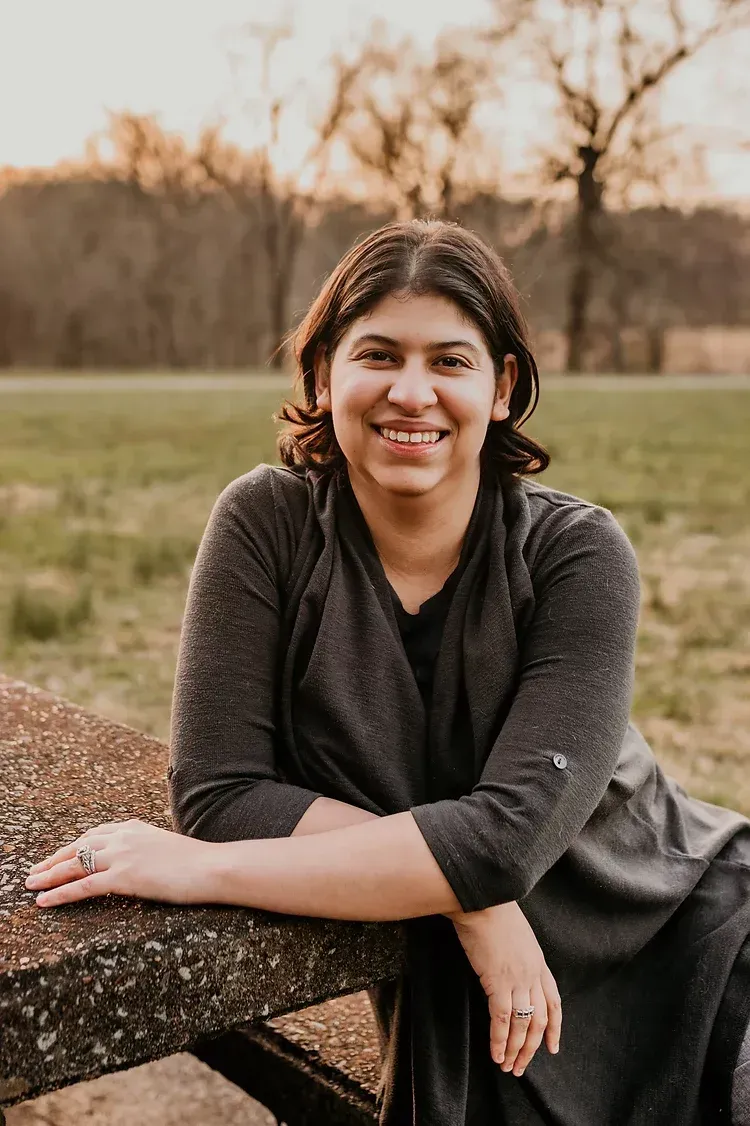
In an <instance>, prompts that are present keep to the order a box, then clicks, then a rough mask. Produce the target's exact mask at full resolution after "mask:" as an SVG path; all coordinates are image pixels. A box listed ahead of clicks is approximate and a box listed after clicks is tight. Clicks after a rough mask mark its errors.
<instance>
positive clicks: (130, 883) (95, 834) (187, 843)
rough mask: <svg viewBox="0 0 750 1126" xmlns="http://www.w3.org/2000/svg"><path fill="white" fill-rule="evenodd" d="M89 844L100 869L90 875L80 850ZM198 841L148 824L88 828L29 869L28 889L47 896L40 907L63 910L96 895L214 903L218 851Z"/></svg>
mask: <svg viewBox="0 0 750 1126" xmlns="http://www.w3.org/2000/svg"><path fill="white" fill-rule="evenodd" d="M83 845H88V847H89V848H90V849H92V850H93V852H94V853H95V861H96V871H95V872H94V873H93V874H92V875H90V876H88V875H86V873H85V871H84V869H83V866H82V864H81V861H80V860H79V859H78V857H77V856H76V849H78V848H80V847H81V846H83ZM220 847H221V846H220V845H216V844H213V843H211V842H210V841H199V840H196V839H195V838H193V837H185V836H182V835H181V834H180V833H171V832H169V830H167V829H158V828H157V827H156V826H155V825H148V824H147V823H146V822H145V821H136V820H130V821H112V822H110V823H109V824H106V825H97V826H96V828H94V829H88V830H87V831H86V832H85V833H84V834H83V836H81V837H79V838H78V840H75V841H73V842H72V844H69V845H65V846H64V847H63V848H61V849H59V850H58V851H57V852H55V853H53V854H52V855H51V856H48V857H47V858H46V859H45V860H42V861H40V863H39V864H35V865H34V866H33V867H32V868H31V869H30V875H29V877H28V879H27V880H26V887H27V888H30V889H31V890H32V891H41V892H43V893H44V894H43V895H41V896H38V897H37V900H36V902H37V904H38V905H39V906H40V907H59V906H61V904H64V903H76V902H77V901H78V900H79V899H90V898H91V897H92V896H97V895H108V894H110V893H113V894H115V895H132V896H137V897H138V898H140V899H156V900H160V901H162V902H164V903H212V902H216V900H214V899H213V898H212V894H213V889H214V888H215V886H216V881H215V879H214V878H213V874H214V871H215V867H214V864H215V860H214V858H215V852H216V849H218V848H220Z"/></svg>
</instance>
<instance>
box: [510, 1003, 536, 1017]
mask: <svg viewBox="0 0 750 1126" xmlns="http://www.w3.org/2000/svg"><path fill="white" fill-rule="evenodd" d="M535 1011H536V1006H535V1005H529V1007H528V1009H514V1010H513V1016H514V1017H518V1019H519V1020H531V1018H532V1017H533V1015H534V1013H535Z"/></svg>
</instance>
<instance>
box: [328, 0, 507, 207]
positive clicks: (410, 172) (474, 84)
mask: <svg viewBox="0 0 750 1126" xmlns="http://www.w3.org/2000/svg"><path fill="white" fill-rule="evenodd" d="M526 6H528V5H527V4H524V3H522V4H519V5H518V11H519V12H520V11H521V10H522V8H524V7H526ZM513 10H514V12H516V5H515V4H514V5H513ZM519 18H520V16H517V17H516V19H519ZM515 26H516V22H508V24H507V25H506V26H504V27H503V29H502V30H501V31H498V30H497V29H495V31H494V32H493V33H492V34H483V33H482V34H479V33H473V32H467V33H464V34H463V35H460V34H459V33H457V32H456V31H452V32H451V33H450V35H449V34H444V35H442V36H439V37H438V38H437V40H436V41H435V44H434V46H433V48H432V49H431V51H430V52H429V53H425V52H421V51H419V50H418V49H417V47H416V45H415V43H414V41H413V40H412V39H410V38H408V37H406V38H402V39H401V40H400V41H397V42H393V41H389V39H388V37H387V34H386V32H385V30H384V28H383V26H382V25H377V24H376V25H375V26H374V27H373V29H372V31H371V32H370V34H369V35H368V37H367V40H366V41H365V43H364V45H363V46H362V47H361V48H360V52H359V55H358V57H357V58H356V59H354V60H351V59H350V60H348V61H347V62H344V61H343V59H342V57H341V56H339V57H338V60H337V61H338V67H339V87H340V89H341V90H342V97H341V103H342V113H341V116H340V119H339V123H338V124H339V135H340V138H341V139H342V140H343V141H344V143H345V145H346V147H347V150H348V152H349V155H350V157H351V158H352V161H353V164H354V167H355V169H356V171H357V172H358V173H359V175H360V177H361V180H362V185H363V187H364V189H365V191H367V192H369V193H371V194H373V195H375V196H377V197H378V198H381V199H384V200H385V201H386V202H387V204H388V205H389V206H390V207H391V208H392V209H393V211H394V213H395V214H396V215H397V216H398V217H401V218H404V217H410V216H422V215H427V214H430V215H435V216H441V217H455V215H456V210H457V207H458V206H459V204H460V201H461V199H462V198H464V197H466V196H467V195H471V194H472V193H473V192H475V191H476V190H477V188H478V187H484V186H485V185H486V184H488V183H489V182H490V181H493V182H495V181H496V175H497V168H496V162H495V159H494V157H495V154H493V153H490V152H488V150H487V147H486V145H484V144H483V142H482V134H481V130H480V127H479V125H478V122H477V111H478V110H479V109H480V107H482V106H486V105H487V104H488V102H490V101H491V99H492V98H493V97H496V96H497V91H498V84H497V75H496V64H495V59H494V57H493V52H494V50H495V49H496V47H497V44H498V42H499V41H501V40H504V39H506V38H507V37H508V36H509V35H510V34H511V32H512V29H513V28H514V27H515Z"/></svg>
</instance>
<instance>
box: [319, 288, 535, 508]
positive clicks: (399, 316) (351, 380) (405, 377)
mask: <svg viewBox="0 0 750 1126" xmlns="http://www.w3.org/2000/svg"><path fill="white" fill-rule="evenodd" d="M517 375H518V369H517V365H516V359H515V357H514V356H512V355H508V356H506V357H505V369H504V372H503V374H502V376H501V377H500V378H499V379H498V378H497V377H496V373H495V370H494V366H493V363H492V359H491V358H490V355H489V352H488V350H487V345H486V343H485V341H484V339H483V337H482V334H481V333H480V331H479V329H478V328H477V327H476V325H474V324H473V323H472V322H471V321H469V320H468V318H466V317H465V315H464V313H463V311H462V310H461V309H459V307H458V306H457V305H454V303H453V302H452V301H449V300H448V299H447V298H445V297H436V296H423V297H414V296H407V297H397V296H393V295H392V296H389V297H385V298H383V300H382V301H381V302H380V303H379V304H378V305H377V306H376V307H375V308H374V309H373V310H372V311H371V312H370V313H369V314H368V315H367V316H364V317H360V318H359V319H358V320H356V321H354V322H353V323H352V324H351V325H350V326H349V329H348V331H347V333H346V335H345V336H344V337H343V338H342V339H341V341H340V343H339V345H338V347H337V348H336V351H335V353H334V355H333V358H332V360H331V362H330V366H329V365H328V364H327V363H326V362H325V360H324V358H323V357H322V356H321V357H319V359H318V361H317V362H316V371H315V386H316V394H317V403H318V406H319V407H320V408H321V409H322V410H328V411H331V412H332V415H333V428H334V431H335V433H336V438H337V441H338V443H339V445H340V447H341V450H342V452H343V453H344V456H345V457H346V459H347V461H348V463H349V473H350V476H353V477H359V478H360V479H364V480H366V481H367V482H368V483H376V484H377V485H379V486H380V487H381V488H383V489H385V490H386V491H388V492H392V493H398V494H400V495H403V496H409V495H412V496H417V495H421V494H424V493H427V492H430V491H431V490H432V489H434V488H436V487H437V486H438V485H440V484H442V483H444V482H446V483H448V482H453V483H457V482H459V481H460V480H462V479H463V478H464V477H465V476H466V475H471V477H472V478H474V477H475V476H476V474H477V472H478V466H479V452H480V450H481V448H482V445H483V443H484V440H485V437H486V434H487V427H488V425H489V423H490V421H500V420H501V419H503V418H506V417H507V415H508V401H509V399H510V395H511V392H512V390H513V386H514V384H515V381H516V378H517ZM438 436H439V437H438Z"/></svg>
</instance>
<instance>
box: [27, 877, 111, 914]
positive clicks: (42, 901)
mask: <svg viewBox="0 0 750 1126" xmlns="http://www.w3.org/2000/svg"><path fill="white" fill-rule="evenodd" d="M110 891H111V886H110V881H109V873H108V872H95V873H94V875H93V876H84V878H83V879H82V880H73V881H72V882H71V883H69V884H63V885H62V886H61V887H57V888H53V889H52V890H51V891H45V892H42V894H41V895H38V896H37V897H36V904H37V906H38V907H62V906H64V905H65V904H66V903H78V902H79V900H81V899H92V898H94V897H95V896H98V895H108V894H109V892H110Z"/></svg>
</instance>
